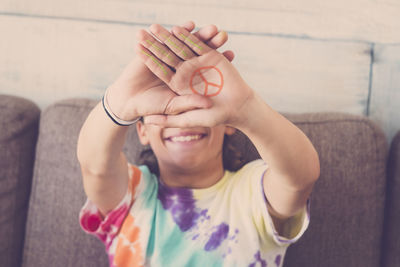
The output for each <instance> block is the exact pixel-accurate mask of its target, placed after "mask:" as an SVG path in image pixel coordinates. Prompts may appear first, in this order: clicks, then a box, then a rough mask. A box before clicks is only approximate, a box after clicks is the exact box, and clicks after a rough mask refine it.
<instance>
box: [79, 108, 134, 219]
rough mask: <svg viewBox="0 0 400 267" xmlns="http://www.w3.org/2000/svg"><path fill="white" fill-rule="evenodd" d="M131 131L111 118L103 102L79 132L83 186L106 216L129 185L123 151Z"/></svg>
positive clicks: (91, 113)
mask: <svg viewBox="0 0 400 267" xmlns="http://www.w3.org/2000/svg"><path fill="white" fill-rule="evenodd" d="M127 130H128V127H121V126H118V125H116V124H114V122H112V121H111V120H110V118H108V116H107V114H106V113H105V111H104V109H103V106H102V103H101V102H100V103H98V104H97V105H96V107H95V108H94V109H93V110H92V111H91V112H90V114H89V116H88V117H87V119H86V121H85V123H84V124H83V126H82V129H81V131H80V134H79V139H78V146H77V156H78V160H79V163H80V166H81V172H82V177H83V186H84V189H85V192H86V195H87V196H88V198H89V199H90V200H91V201H92V202H93V203H94V204H95V205H96V206H97V207H98V208H99V210H100V211H101V213H102V214H103V215H105V214H107V213H108V212H109V211H110V210H112V209H113V208H114V207H116V206H117V204H118V203H119V202H120V201H121V200H122V198H123V196H124V195H125V193H126V190H127V188H128V167H127V162H126V159H125V155H124V154H123V152H122V147H123V145H124V143H125V139H126V133H127Z"/></svg>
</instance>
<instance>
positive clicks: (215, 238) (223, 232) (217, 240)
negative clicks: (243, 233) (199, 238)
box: [204, 223, 229, 251]
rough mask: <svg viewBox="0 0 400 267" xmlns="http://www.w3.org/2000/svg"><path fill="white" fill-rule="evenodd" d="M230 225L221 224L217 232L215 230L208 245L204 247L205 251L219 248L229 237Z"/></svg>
mask: <svg viewBox="0 0 400 267" xmlns="http://www.w3.org/2000/svg"><path fill="white" fill-rule="evenodd" d="M228 232H229V225H227V224H226V223H221V224H220V225H218V226H217V230H215V231H214V232H213V233H212V234H211V237H210V239H209V240H208V242H207V244H206V245H205V246H204V250H205V251H211V250H214V249H216V248H218V247H219V245H221V243H222V241H224V240H225V239H226V238H227V237H228Z"/></svg>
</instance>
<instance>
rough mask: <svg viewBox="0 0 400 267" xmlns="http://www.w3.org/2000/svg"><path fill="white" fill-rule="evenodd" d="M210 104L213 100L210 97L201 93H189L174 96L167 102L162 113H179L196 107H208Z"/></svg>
mask: <svg viewBox="0 0 400 267" xmlns="http://www.w3.org/2000/svg"><path fill="white" fill-rule="evenodd" d="M212 104H213V102H212V101H211V100H210V98H208V97H205V96H201V95H196V94H189V95H182V96H175V97H173V98H171V99H170V101H169V102H168V103H167V105H166V107H165V109H164V114H179V113H182V112H186V111H189V110H193V109H198V108H210V107H211V106H212Z"/></svg>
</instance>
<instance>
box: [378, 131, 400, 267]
mask: <svg viewBox="0 0 400 267" xmlns="http://www.w3.org/2000/svg"><path fill="white" fill-rule="evenodd" d="M399 226H400V131H399V132H398V133H397V135H396V136H395V137H394V138H393V140H392V144H391V148H390V153H389V160H388V186H387V202H386V214H385V225H384V229H385V237H384V241H383V255H384V257H383V264H382V266H384V267H398V266H400V227H399Z"/></svg>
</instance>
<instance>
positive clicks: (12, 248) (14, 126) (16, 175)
mask: <svg viewBox="0 0 400 267" xmlns="http://www.w3.org/2000/svg"><path fill="white" fill-rule="evenodd" d="M0 112H1V116H0V265H1V266H19V265H20V261H21V258H22V248H23V241H24V233H25V222H26V213H27V210H28V200H29V193H30V186H31V180H32V170H33V162H34V156H35V146H36V139H37V133H38V128H39V116H40V110H39V108H38V107H37V106H36V105H35V104H34V103H32V102H31V101H28V100H26V99H23V98H20V97H16V96H6V95H0Z"/></svg>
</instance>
